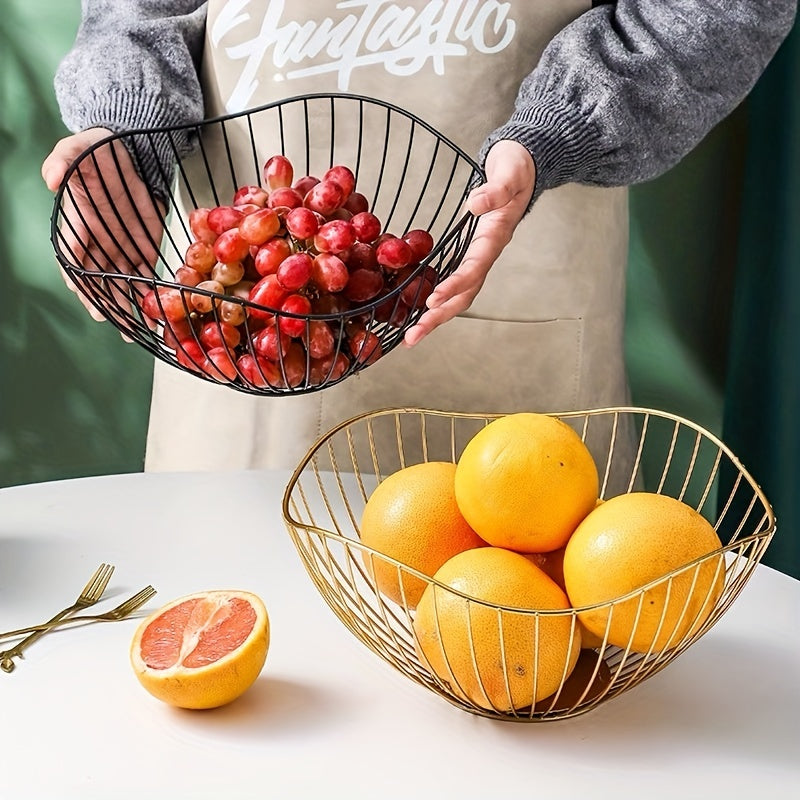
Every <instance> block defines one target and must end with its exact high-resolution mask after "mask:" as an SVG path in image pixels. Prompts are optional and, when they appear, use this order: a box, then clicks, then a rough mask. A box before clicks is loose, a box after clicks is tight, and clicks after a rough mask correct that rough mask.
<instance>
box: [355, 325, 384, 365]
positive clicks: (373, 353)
mask: <svg viewBox="0 0 800 800" xmlns="http://www.w3.org/2000/svg"><path fill="white" fill-rule="evenodd" d="M350 352H351V353H352V354H353V357H354V358H355V360H356V361H357V362H358V363H359V364H374V363H375V362H376V361H377V360H378V359H379V358H380V357H381V355H383V352H382V349H381V340H380V339H379V338H378V337H377V336H376V335H375V334H374V333H370V332H369V331H366V330H359V331H356V332H355V333H354V334H353V335H352V336H351V337H350Z"/></svg>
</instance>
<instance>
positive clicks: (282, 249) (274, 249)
mask: <svg viewBox="0 0 800 800" xmlns="http://www.w3.org/2000/svg"><path fill="white" fill-rule="evenodd" d="M291 254H292V248H291V247H290V246H289V243H288V242H287V241H286V240H285V239H280V238H275V239H270V240H269V241H268V242H265V243H264V244H262V245H261V247H259V248H258V252H257V253H256V255H255V258H254V259H253V263H254V265H255V269H256V272H258V274H259V275H274V274H275V273H276V272H277V271H278V267H279V266H280V265H281V262H282V261H284V259H287V258H289V256H290V255H291Z"/></svg>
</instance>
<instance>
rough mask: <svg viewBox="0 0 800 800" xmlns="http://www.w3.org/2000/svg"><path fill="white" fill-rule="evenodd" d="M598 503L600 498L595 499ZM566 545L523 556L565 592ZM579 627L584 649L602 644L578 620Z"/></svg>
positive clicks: (599, 638)
mask: <svg viewBox="0 0 800 800" xmlns="http://www.w3.org/2000/svg"><path fill="white" fill-rule="evenodd" d="M597 502H598V504H599V503H601V502H602V501H601V500H598V501H597ZM566 551H567V547H566V545H564V547H559V548H558V550H553V551H552V552H550V553H525V554H524V555H525V558H527V559H528V560H530V561H531V562H532V563H534V564H536V566H537V567H539V569H540V570H542V572H544V573H545V574H546V575H548V576H549V577H550V578H551V579H552V580H554V581H555V582H556V583H557V584H558V585H559V586H560V587H561V588H562V589H563V590H564V591H565V592H566V591H567V585H566V582H565V581H564V553H566ZM578 624H579V627H580V629H581V647H582V648H584V649H591V648H595V649H599V648H601V647H602V646H603V639H602V637H599V636H596V635H595V634H594V633H592V632H591V631H590V630H589V629H588V628H587V627H586V626H585V625H584V624H583V623H582V622H579V623H578Z"/></svg>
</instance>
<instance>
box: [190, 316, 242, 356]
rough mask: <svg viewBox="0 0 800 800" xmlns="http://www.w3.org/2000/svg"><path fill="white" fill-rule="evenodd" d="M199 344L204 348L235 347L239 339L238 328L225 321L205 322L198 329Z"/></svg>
mask: <svg viewBox="0 0 800 800" xmlns="http://www.w3.org/2000/svg"><path fill="white" fill-rule="evenodd" d="M198 338H199V339H200V344H202V345H203V347H204V348H205V349H206V350H210V349H211V348H212V347H230V348H233V347H236V346H237V345H238V344H239V342H240V341H241V338H242V336H241V334H240V333H239V329H238V328H235V327H234V326H233V325H230V324H228V323H227V322H214V321H211V322H206V324H205V325H203V327H202V328H201V330H200V335H199V337H198Z"/></svg>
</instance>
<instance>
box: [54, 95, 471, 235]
mask: <svg viewBox="0 0 800 800" xmlns="http://www.w3.org/2000/svg"><path fill="white" fill-rule="evenodd" d="M328 99H330V100H337V99H340V100H353V101H356V102H359V103H368V104H371V105H378V106H381V107H383V108H387V109H390V110H392V111H394V112H395V113H397V114H400V115H401V116H404V117H406V118H407V119H410V120H411V121H412V122H415V123H416V124H418V125H420V126H421V127H422V128H424V129H425V130H427V131H428V133H431V134H433V135H434V136H435V137H436V138H437V139H439V140H441V141H442V142H443V143H444V144H446V145H447V146H448V147H450V148H451V149H452V150H453V151H454V152H455V153H457V154H458V155H459V156H460V157H461V158H462V159H464V161H466V162H467V164H468V165H469V166H471V167H472V169H473V170H474V171H475V172H476V173H477V175H478V176H479V177H480V178H482V179H483V180H485V179H486V173H485V171H484V170H483V168H482V167H481V166H480V165H479V164H478V162H477V161H476V160H475V159H474V158H473V157H472V156H470V155H469V154H468V153H467V152H466V151H465V150H464V149H463V148H462V147H460V146H459V145H457V144H456V143H455V142H454V141H453V140H452V139H450V138H449V137H448V136H446V135H445V134H443V133H442V132H441V131H439V130H438V129H437V128H435V127H434V126H433V125H431V123H429V122H427V121H426V120H424V119H423V118H422V117H420V116H418V115H417V114H414V113H413V112H411V111H408V110H407V109H404V108H402V107H400V106H398V105H396V104H395V103H392V102H390V101H388V100H383V99H380V98H377V97H370V96H369V95H363V94H355V93H350V92H309V93H305V94H296V95H292V96H291V97H285V98H283V99H280V100H273V101H271V102H269V103H262V104H261V105H258V106H253V107H252V108H246V109H242V110H241V111H232V112H230V113H227V114H218V115H215V116H213V117H204V118H203V119H201V120H198V121H197V122H183V123H180V124H178V125H154V126H149V127H144V128H127V129H125V130H121V131H115V132H112V133H111V134H110V135H108V136H104V137H103V138H101V139H99V140H98V141H96V142H94V143H93V144H91V145H89V146H88V147H87V148H86V149H85V150H83V151H82V152H81V153H79V154H78V155H77V156H76V157H75V158H74V159H73V161H72V163H71V164H70V165H69V167H68V168H67V171H66V172H65V173H64V177H63V179H62V181H61V184H60V185H59V187H58V189H57V190H56V195H55V199H54V206H53V207H54V213H53V215H52V217H51V239H52V240H53V242H54V243H55V239H54V238H53V237H54V233H55V231H54V230H53V226H54V225H55V221H56V218H57V216H58V213H57V212H58V210H59V209H60V207H61V199H62V197H63V194H64V191H65V190H66V187H67V183H68V181H69V179H70V178H71V177H72V175H73V174H74V173H75V172H76V171H77V170H78V168H79V166H80V164H81V163H82V162H83V160H84V158H86V157H87V156H89V155H90V154H91V153H93V152H94V151H95V150H98V149H99V148H101V147H103V146H105V145H108V144H110V143H111V142H114V141H121V140H123V139H125V138H129V137H131V136H147V135H156V134H162V133H176V132H178V131H198V132H199V131H200V130H201V129H202V128H203V127H206V126H209V125H214V124H220V123H225V122H231V121H234V120H237V119H242V118H243V117H248V116H251V115H254V114H258V113H261V112H263V111H269V110H270V109H273V108H278V107H279V106H284V105H289V104H290V103H300V102H307V101H309V100H328Z"/></svg>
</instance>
